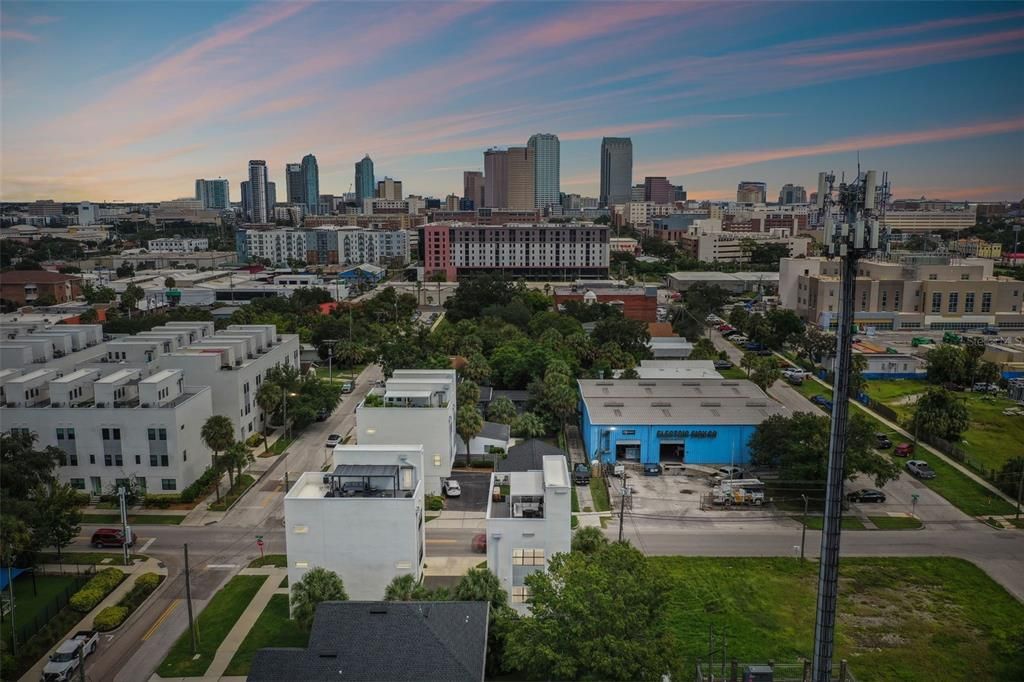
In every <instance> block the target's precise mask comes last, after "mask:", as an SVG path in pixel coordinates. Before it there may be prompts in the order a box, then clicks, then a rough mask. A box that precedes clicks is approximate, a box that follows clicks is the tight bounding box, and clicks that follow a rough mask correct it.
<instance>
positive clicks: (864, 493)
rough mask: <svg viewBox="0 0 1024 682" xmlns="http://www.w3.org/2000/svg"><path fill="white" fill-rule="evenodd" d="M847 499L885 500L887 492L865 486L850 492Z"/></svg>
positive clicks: (856, 500)
mask: <svg viewBox="0 0 1024 682" xmlns="http://www.w3.org/2000/svg"><path fill="white" fill-rule="evenodd" d="M846 499H847V500H849V501H850V502H885V493H883V492H882V491H881V490H875V489H874V488H864V489H863V490H856V491H854V492H852V493H849V494H848V495H847V496H846Z"/></svg>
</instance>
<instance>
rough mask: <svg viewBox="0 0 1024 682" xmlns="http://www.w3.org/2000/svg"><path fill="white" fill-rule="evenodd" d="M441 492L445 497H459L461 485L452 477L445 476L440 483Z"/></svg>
mask: <svg viewBox="0 0 1024 682" xmlns="http://www.w3.org/2000/svg"><path fill="white" fill-rule="evenodd" d="M441 492H442V493H444V496H445V497H461V496H462V487H461V486H460V485H459V482H458V481H456V480H455V479H454V478H446V479H444V483H442V484H441Z"/></svg>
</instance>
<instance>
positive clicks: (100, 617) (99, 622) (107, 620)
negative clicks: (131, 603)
mask: <svg viewBox="0 0 1024 682" xmlns="http://www.w3.org/2000/svg"><path fill="white" fill-rule="evenodd" d="M128 613H129V611H128V609H126V608H125V607H123V606H108V607H107V608H105V609H103V610H102V611H100V612H99V613H97V614H96V617H95V618H93V619H92V629H93V630H99V631H100V632H108V631H110V630H113V629H114V628H116V627H119V626H120V625H121V623H123V622H124V621H125V619H126V618H128Z"/></svg>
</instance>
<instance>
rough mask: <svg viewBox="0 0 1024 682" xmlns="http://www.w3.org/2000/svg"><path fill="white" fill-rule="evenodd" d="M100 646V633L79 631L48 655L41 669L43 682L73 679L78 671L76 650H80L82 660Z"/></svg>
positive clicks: (63, 681)
mask: <svg viewBox="0 0 1024 682" xmlns="http://www.w3.org/2000/svg"><path fill="white" fill-rule="evenodd" d="M99 645H100V633H98V632H97V631H95V630H79V631H78V632H76V633H75V636H74V637H72V638H71V639H68V640H65V641H64V643H63V644H61V645H60V646H59V647H57V650H56V651H54V652H53V654H51V655H50V660H49V661H47V662H46V667H44V668H43V675H42V678H41V679H42V681H43V682H68V681H69V680H72V679H74V676H75V673H76V672H77V671H78V650H79V649H81V650H82V658H83V659H84V658H85V657H86V656H88V655H89V654H91V653H93V652H94V651H96V647H98V646H99Z"/></svg>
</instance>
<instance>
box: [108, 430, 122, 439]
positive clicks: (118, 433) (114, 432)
mask: <svg viewBox="0 0 1024 682" xmlns="http://www.w3.org/2000/svg"><path fill="white" fill-rule="evenodd" d="M110 431H111V434H112V435H113V436H114V440H121V429H111V430H110Z"/></svg>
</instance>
